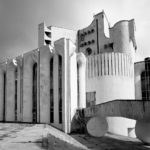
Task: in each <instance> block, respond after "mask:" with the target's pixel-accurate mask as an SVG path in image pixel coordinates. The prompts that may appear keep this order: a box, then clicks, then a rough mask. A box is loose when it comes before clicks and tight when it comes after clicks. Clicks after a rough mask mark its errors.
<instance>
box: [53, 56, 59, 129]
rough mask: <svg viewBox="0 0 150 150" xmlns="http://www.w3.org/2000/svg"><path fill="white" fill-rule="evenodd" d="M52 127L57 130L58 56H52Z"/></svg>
mask: <svg viewBox="0 0 150 150" xmlns="http://www.w3.org/2000/svg"><path fill="white" fill-rule="evenodd" d="M54 64H55V66H54V69H53V71H54V78H53V79H54V126H56V127H58V128H59V121H58V119H59V116H58V115H59V110H58V55H57V54H55V55H54Z"/></svg>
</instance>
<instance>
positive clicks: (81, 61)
mask: <svg viewBox="0 0 150 150" xmlns="http://www.w3.org/2000/svg"><path fill="white" fill-rule="evenodd" d="M77 64H78V73H79V78H78V80H79V82H78V83H79V89H78V92H79V93H78V94H79V96H78V101H79V106H78V107H79V108H85V107H86V90H85V87H86V83H85V81H86V76H85V71H86V70H85V69H86V57H85V56H84V54H83V53H78V54H77Z"/></svg>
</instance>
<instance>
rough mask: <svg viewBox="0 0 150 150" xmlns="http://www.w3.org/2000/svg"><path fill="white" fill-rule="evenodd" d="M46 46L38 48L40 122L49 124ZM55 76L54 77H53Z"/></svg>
mask: <svg viewBox="0 0 150 150" xmlns="http://www.w3.org/2000/svg"><path fill="white" fill-rule="evenodd" d="M52 57H53V53H51V52H50V49H49V47H48V46H43V47H41V48H40V122H41V123H50V71H51V70H50V59H51V58H52ZM54 76H55V75H54Z"/></svg>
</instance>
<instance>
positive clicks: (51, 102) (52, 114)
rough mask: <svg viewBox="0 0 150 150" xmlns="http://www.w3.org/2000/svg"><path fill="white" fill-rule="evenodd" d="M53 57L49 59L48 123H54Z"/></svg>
mask: <svg viewBox="0 0 150 150" xmlns="http://www.w3.org/2000/svg"><path fill="white" fill-rule="evenodd" d="M53 70H54V69H53V58H51V59H50V123H54V88H53Z"/></svg>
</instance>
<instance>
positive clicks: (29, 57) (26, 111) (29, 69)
mask: <svg viewBox="0 0 150 150" xmlns="http://www.w3.org/2000/svg"><path fill="white" fill-rule="evenodd" d="M23 57H24V58H23V122H32V94H33V91H32V86H33V64H34V63H35V62H37V63H38V51H37V50H35V51H31V52H29V53H26V54H24V55H23ZM37 91H38V90H37ZM37 108H39V107H37Z"/></svg>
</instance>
